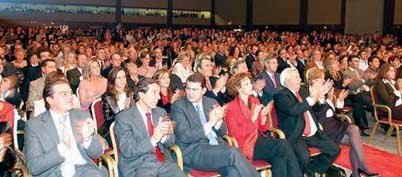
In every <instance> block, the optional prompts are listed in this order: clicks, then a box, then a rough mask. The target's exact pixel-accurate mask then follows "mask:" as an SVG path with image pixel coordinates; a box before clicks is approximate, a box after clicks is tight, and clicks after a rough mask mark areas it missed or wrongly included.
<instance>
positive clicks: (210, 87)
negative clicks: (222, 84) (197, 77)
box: [205, 77, 212, 90]
mask: <svg viewBox="0 0 402 177" xmlns="http://www.w3.org/2000/svg"><path fill="white" fill-rule="evenodd" d="M205 80H206V86H207V89H208V90H212V85H211V82H210V81H209V78H208V77H206V78H205Z"/></svg>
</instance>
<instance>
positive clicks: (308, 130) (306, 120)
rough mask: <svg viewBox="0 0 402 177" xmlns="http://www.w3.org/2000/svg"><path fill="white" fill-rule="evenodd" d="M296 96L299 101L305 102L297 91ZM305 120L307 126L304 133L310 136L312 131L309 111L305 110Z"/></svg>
mask: <svg viewBox="0 0 402 177" xmlns="http://www.w3.org/2000/svg"><path fill="white" fill-rule="evenodd" d="M296 98H297V100H298V101H299V103H303V99H302V98H301V96H300V95H299V93H296ZM304 121H305V122H306V126H305V127H304V131H303V135H304V136H308V135H310V133H311V127H310V119H309V117H308V113H307V111H305V112H304Z"/></svg>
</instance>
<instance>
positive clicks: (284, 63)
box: [277, 49, 290, 73]
mask: <svg viewBox="0 0 402 177" xmlns="http://www.w3.org/2000/svg"><path fill="white" fill-rule="evenodd" d="M287 55H288V53H287V52H286V49H280V50H279V52H278V58H277V59H278V64H279V65H278V70H277V72H278V73H281V72H282V71H283V70H284V69H285V68H288V67H290V66H289V64H288V59H287Z"/></svg>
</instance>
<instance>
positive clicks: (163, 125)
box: [115, 78, 185, 177]
mask: <svg viewBox="0 0 402 177" xmlns="http://www.w3.org/2000/svg"><path fill="white" fill-rule="evenodd" d="M137 91H138V94H137V96H138V98H137V99H138V101H137V102H136V104H134V105H133V106H131V107H130V108H129V109H126V110H124V111H122V112H121V113H119V114H118V115H117V116H116V127H115V131H116V140H117V147H118V149H119V152H120V156H119V163H118V168H119V174H120V176H122V177H133V176H135V177H149V176H158V177H185V174H184V173H183V172H182V171H181V170H180V168H179V167H178V166H177V164H176V163H175V162H174V161H173V160H172V158H171V157H170V155H169V153H168V151H167V147H169V146H171V145H172V144H174V142H175V137H174V134H173V129H174V128H173V126H174V123H172V122H171V121H170V120H169V119H168V118H167V117H165V116H166V112H165V111H164V110H163V109H162V108H159V107H157V106H156V104H157V103H158V100H159V99H160V96H159V93H160V88H159V85H158V84H157V83H156V82H155V81H154V80H152V79H148V78H146V79H143V80H140V81H139V82H138V84H137Z"/></svg>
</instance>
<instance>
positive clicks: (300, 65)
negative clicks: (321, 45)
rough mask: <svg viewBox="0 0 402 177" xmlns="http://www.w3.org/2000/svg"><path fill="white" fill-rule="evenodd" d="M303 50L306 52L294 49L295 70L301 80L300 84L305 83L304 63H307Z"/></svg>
mask: <svg viewBox="0 0 402 177" xmlns="http://www.w3.org/2000/svg"><path fill="white" fill-rule="evenodd" d="M304 50H306V49H303V50H302V49H300V48H298V49H296V63H297V64H296V69H297V71H299V75H300V78H301V79H302V82H304V81H305V78H304V69H305V67H306V61H307V60H306V59H305V58H304V55H303V54H304V53H303V51H304Z"/></svg>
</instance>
